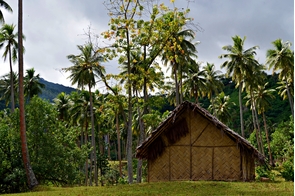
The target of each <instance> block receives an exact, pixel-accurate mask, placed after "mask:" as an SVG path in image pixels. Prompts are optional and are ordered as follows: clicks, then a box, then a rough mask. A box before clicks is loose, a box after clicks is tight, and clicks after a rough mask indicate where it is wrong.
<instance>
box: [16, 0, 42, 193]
mask: <svg viewBox="0 0 295 196" xmlns="http://www.w3.org/2000/svg"><path fill="white" fill-rule="evenodd" d="M22 35H23V1H22V0H18V44H19V48H18V56H19V61H18V65H19V110H20V137H21V150H22V158H23V163H24V167H25V170H26V176H27V182H28V187H29V188H30V189H33V188H34V187H36V186H37V185H38V181H37V179H36V177H35V174H34V171H33V169H32V167H31V163H30V156H29V151H28V146H27V137H26V121H25V102H24V61H23V39H22Z"/></svg>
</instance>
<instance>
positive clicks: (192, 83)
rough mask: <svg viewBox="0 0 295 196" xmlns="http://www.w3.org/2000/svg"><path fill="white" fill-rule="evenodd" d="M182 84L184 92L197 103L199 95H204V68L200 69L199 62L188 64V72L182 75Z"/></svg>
mask: <svg viewBox="0 0 295 196" xmlns="http://www.w3.org/2000/svg"><path fill="white" fill-rule="evenodd" d="M183 86H184V89H185V92H186V93H187V94H190V95H191V96H192V97H194V98H195V102H196V103H197V104H198V103H199V96H205V92H206V73H205V70H200V64H198V63H193V64H190V65H189V68H188V72H187V73H186V74H185V75H184V82H183Z"/></svg>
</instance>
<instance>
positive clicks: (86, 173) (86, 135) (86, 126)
mask: <svg viewBox="0 0 295 196" xmlns="http://www.w3.org/2000/svg"><path fill="white" fill-rule="evenodd" d="M85 124H86V125H85V139H84V142H85V144H86V145H87V143H88V122H87V120H86V123H85ZM87 185H88V155H87V157H86V161H85V186H87Z"/></svg>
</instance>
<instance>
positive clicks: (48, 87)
mask: <svg viewBox="0 0 295 196" xmlns="http://www.w3.org/2000/svg"><path fill="white" fill-rule="evenodd" d="M40 82H41V83H42V84H44V85H45V88H44V89H42V93H41V94H40V97H41V98H42V99H46V100H49V101H53V99H54V98H56V97H57V95H58V94H60V93H61V92H64V93H66V94H71V92H72V91H75V90H76V89H74V88H71V87H67V86H64V85H62V84H57V83H53V82H49V81H46V80H44V79H43V78H40Z"/></svg>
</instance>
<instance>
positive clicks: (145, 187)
mask: <svg viewBox="0 0 295 196" xmlns="http://www.w3.org/2000/svg"><path fill="white" fill-rule="evenodd" d="M37 189H38V191H35V192H28V193H21V194H13V196H18V195H19V196H26V195H29V196H60V195H64V196H72V195H75V196H91V195H260V196H262V195H268V196H269V195H270V196H271V195H294V183H293V182H275V183H270V182H251V183H247V182H218V181H210V182H209V181H182V182H161V183H141V184H132V185H116V186H105V187H69V188H56V187H44V186H40V187H38V188H37Z"/></svg>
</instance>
